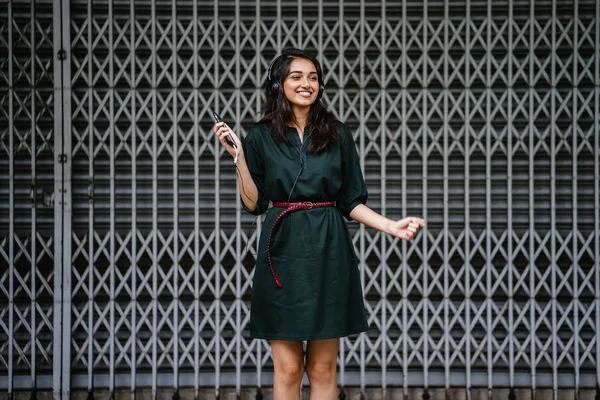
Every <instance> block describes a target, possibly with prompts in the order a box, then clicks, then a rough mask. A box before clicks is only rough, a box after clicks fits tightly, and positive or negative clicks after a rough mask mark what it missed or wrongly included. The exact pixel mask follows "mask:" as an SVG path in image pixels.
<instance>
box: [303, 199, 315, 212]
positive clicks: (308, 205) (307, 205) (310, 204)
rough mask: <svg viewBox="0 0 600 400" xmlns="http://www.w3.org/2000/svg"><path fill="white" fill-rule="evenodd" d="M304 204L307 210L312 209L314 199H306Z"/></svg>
mask: <svg viewBox="0 0 600 400" xmlns="http://www.w3.org/2000/svg"><path fill="white" fill-rule="evenodd" d="M302 204H304V209H306V210H312V208H313V202H312V201H305V202H304V203H302Z"/></svg>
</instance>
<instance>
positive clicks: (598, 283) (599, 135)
mask: <svg viewBox="0 0 600 400" xmlns="http://www.w3.org/2000/svg"><path fill="white" fill-rule="evenodd" d="M595 21H596V40H595V41H594V43H596V50H595V52H594V58H595V63H594V64H595V72H594V92H595V102H594V104H595V110H594V121H595V122H594V141H595V151H594V154H595V156H594V182H596V183H595V184H594V204H595V206H594V230H595V238H594V242H595V246H594V259H595V260H596V261H595V262H596V264H595V270H596V274H595V286H594V288H595V303H596V305H595V308H596V334H598V332H600V268H599V267H600V0H596V19H595ZM596 340H597V339H596ZM596 390H597V391H600V346H599V345H598V344H596ZM596 395H598V393H596Z"/></svg>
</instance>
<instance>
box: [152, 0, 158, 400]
mask: <svg viewBox="0 0 600 400" xmlns="http://www.w3.org/2000/svg"><path fill="white" fill-rule="evenodd" d="M150 13H151V16H150V18H151V22H150V24H151V25H152V26H151V29H152V33H151V34H152V40H151V43H152V56H151V57H152V88H151V89H150V92H151V93H152V114H151V115H152V125H151V130H152V233H151V235H152V297H151V300H150V301H151V302H152V400H156V398H157V393H156V389H157V387H158V383H157V373H158V358H159V357H158V344H157V342H158V339H159V338H158V267H159V265H158V138H157V135H158V132H157V131H158V112H157V108H158V107H157V104H156V103H157V97H158V93H157V92H158V87H157V77H156V74H157V65H156V64H157V57H158V55H157V51H156V50H157V48H156V45H157V40H156V25H157V23H158V22H157V21H156V17H157V15H156V2H155V1H152V5H151V8H150Z"/></svg>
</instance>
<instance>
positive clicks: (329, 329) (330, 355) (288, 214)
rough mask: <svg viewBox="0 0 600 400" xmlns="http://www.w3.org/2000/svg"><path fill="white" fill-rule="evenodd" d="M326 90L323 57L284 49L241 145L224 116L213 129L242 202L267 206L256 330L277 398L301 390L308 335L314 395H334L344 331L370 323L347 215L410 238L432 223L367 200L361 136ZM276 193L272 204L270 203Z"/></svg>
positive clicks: (258, 210)
mask: <svg viewBox="0 0 600 400" xmlns="http://www.w3.org/2000/svg"><path fill="white" fill-rule="evenodd" d="M323 89H324V84H323V73H322V70H321V66H320V64H319V62H318V61H317V59H316V58H315V57H313V56H312V55H310V54H308V53H307V52H305V51H303V50H298V49H288V50H285V51H284V52H283V53H282V54H281V55H280V56H279V57H277V58H275V60H273V62H272V63H271V65H270V66H269V70H268V73H267V87H266V105H265V110H264V116H263V118H262V120H260V121H259V122H258V124H256V125H255V126H254V127H253V128H252V129H251V130H250V132H248V135H247V136H246V138H245V140H244V142H243V144H242V143H241V142H240V139H239V138H238V137H237V135H236V134H235V133H234V132H233V131H231V129H230V128H229V127H228V126H227V125H225V124H223V123H217V124H216V125H215V129H214V131H215V134H216V135H217V136H218V138H219V141H220V142H221V144H222V145H223V146H225V149H226V150H227V151H228V152H229V154H231V155H232V156H237V163H236V165H237V168H238V181H239V187H240V188H241V190H240V191H241V193H240V195H241V198H242V201H243V206H244V208H245V209H246V210H247V211H249V212H250V213H252V214H255V215H258V214H262V213H264V212H267V211H268V213H267V216H266V218H265V228H264V229H263V230H262V233H261V237H260V242H259V253H258V257H257V260H256V269H255V273H254V281H253V289H252V304H251V315H250V331H251V334H252V336H253V337H254V338H259V339H267V340H269V341H270V344H271V350H272V354H273V364H274V378H273V379H274V385H273V398H274V399H276V400H280V399H285V400H287V399H299V397H300V382H301V380H302V375H303V373H304V368H305V364H304V351H303V347H302V341H307V346H306V371H307V374H308V378H309V381H310V398H311V399H332V400H333V399H336V398H337V382H336V359H337V351H338V344H339V338H340V337H344V336H348V335H352V334H356V333H359V332H363V331H366V330H367V329H368V324H367V318H366V314H365V309H364V304H363V295H362V289H361V284H360V276H359V270H358V266H357V263H356V258H355V253H354V248H353V244H352V239H351V237H350V234H349V232H348V230H347V228H346V225H345V223H344V221H343V219H342V216H343V217H346V218H347V219H348V220H356V221H358V222H361V223H363V224H365V225H367V226H369V227H372V228H375V229H378V230H380V231H383V232H386V233H389V234H391V235H393V236H396V237H398V238H401V239H407V240H411V239H412V238H413V237H414V235H415V234H416V232H417V230H418V229H419V228H421V227H423V226H424V225H425V221H424V220H422V219H420V218H415V217H409V218H404V219H402V220H400V221H392V220H390V219H387V218H385V217H383V216H381V215H380V214H378V213H376V212H374V211H373V210H371V209H370V208H368V207H367V206H365V203H366V201H367V189H366V186H365V182H364V179H363V176H362V172H361V169H360V164H359V159H358V155H357V153H356V147H355V144H354V140H353V138H352V135H351V133H350V132H349V131H348V129H347V128H346V127H345V126H344V124H342V123H341V122H339V121H337V120H336V119H335V117H334V116H333V114H332V113H331V112H329V111H328V110H327V109H326V108H325V107H324V106H323V105H322V104H321V101H320V98H321V96H322V93H323ZM227 136H229V137H230V138H233V140H234V142H235V145H236V146H235V147H234V146H232V145H230V144H228V142H227V141H226V140H228V138H227ZM238 149H240V150H239V151H237V150H238ZM269 201H272V202H273V207H272V208H271V209H269V210H267V207H268V204H269Z"/></svg>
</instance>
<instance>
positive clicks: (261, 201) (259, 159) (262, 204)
mask: <svg viewBox="0 0 600 400" xmlns="http://www.w3.org/2000/svg"><path fill="white" fill-rule="evenodd" d="M258 130H259V128H257V127H253V128H252V129H251V130H250V132H248V135H246V138H244V140H242V148H243V149H244V156H245V159H246V164H247V165H248V170H249V171H250V176H251V177H252V180H253V181H254V184H255V185H256V189H257V191H258V201H257V202H256V207H255V208H254V210H250V209H249V208H248V207H246V204H244V201H243V199H242V207H243V208H244V210H246V211H247V212H249V213H250V214H253V215H260V214H263V213H265V212H266V211H267V208H268V207H269V198H268V197H267V194H266V192H265V182H264V180H265V162H264V156H263V151H262V146H261V145H260V140H257V136H258V134H260V132H259V131H258ZM240 191H243V187H241V186H240ZM240 196H241V194H240Z"/></svg>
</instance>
